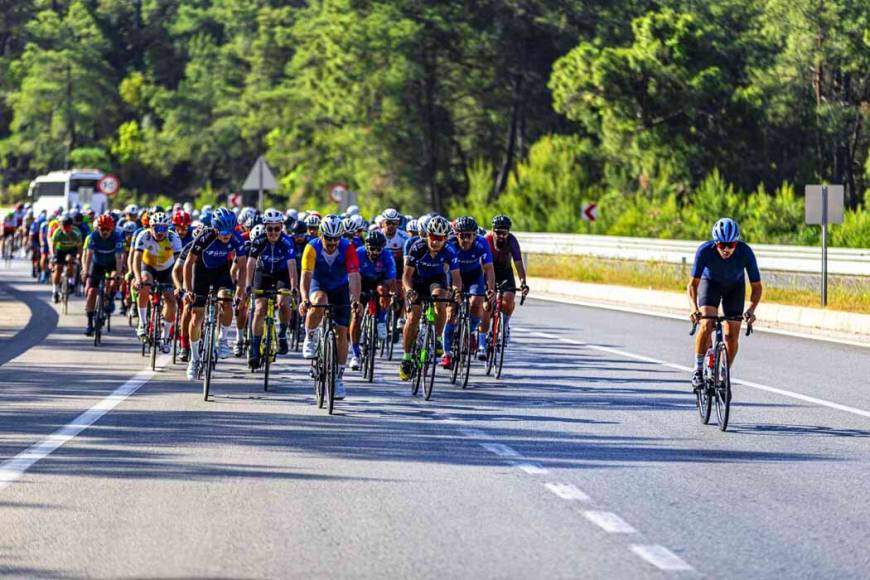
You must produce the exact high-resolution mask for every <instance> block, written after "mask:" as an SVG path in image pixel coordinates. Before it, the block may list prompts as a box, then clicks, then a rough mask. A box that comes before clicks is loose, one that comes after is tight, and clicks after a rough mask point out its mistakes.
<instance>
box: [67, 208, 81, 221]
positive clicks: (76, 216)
mask: <svg viewBox="0 0 870 580" xmlns="http://www.w3.org/2000/svg"><path fill="white" fill-rule="evenodd" d="M69 217H71V218H72V221H73V222H74V223H77V224H80V223H82V221H83V220H84V217H82V212H80V211H79V210H77V209H74V210H72V211H71V212H69Z"/></svg>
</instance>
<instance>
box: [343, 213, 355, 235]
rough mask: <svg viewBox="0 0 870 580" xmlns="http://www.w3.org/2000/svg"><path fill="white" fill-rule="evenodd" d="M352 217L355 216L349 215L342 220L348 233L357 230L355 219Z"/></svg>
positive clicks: (345, 231)
mask: <svg viewBox="0 0 870 580" xmlns="http://www.w3.org/2000/svg"><path fill="white" fill-rule="evenodd" d="M351 217H353V216H347V217H346V218H343V219H342V220H341V227H343V228H344V233H345V234H348V233H350V234H352V233H354V232H355V231H356V229H354V227H353V220H351V219H350V218H351Z"/></svg>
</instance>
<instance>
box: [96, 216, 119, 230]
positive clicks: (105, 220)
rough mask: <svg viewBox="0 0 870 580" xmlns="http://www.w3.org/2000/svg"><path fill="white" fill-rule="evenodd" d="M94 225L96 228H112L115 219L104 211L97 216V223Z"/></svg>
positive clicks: (113, 227)
mask: <svg viewBox="0 0 870 580" xmlns="http://www.w3.org/2000/svg"><path fill="white" fill-rule="evenodd" d="M95 225H96V226H97V229H98V230H114V229H115V220H114V219H113V218H112V216H110V215H109V214H107V213H104V214H103V215H101V216H100V217H98V218H97V223H96V224H95Z"/></svg>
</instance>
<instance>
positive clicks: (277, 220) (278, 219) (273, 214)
mask: <svg viewBox="0 0 870 580" xmlns="http://www.w3.org/2000/svg"><path fill="white" fill-rule="evenodd" d="M263 223H264V224H283V223H284V215H283V214H282V213H281V212H280V211H278V210H277V209H275V208H272V207H270V208H269V209H267V210H266V211H265V213H263Z"/></svg>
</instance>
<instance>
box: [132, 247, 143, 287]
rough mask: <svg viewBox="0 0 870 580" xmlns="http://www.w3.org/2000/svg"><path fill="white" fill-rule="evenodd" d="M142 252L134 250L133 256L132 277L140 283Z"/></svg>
mask: <svg viewBox="0 0 870 580" xmlns="http://www.w3.org/2000/svg"><path fill="white" fill-rule="evenodd" d="M143 253H144V252H143V251H142V250H136V252H135V253H134V254H133V276H134V277H135V278H136V282H138V283H140V284H141V283H142V254H143Z"/></svg>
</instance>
